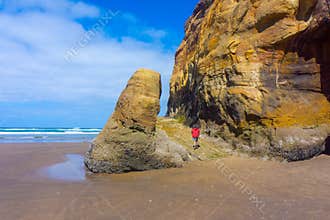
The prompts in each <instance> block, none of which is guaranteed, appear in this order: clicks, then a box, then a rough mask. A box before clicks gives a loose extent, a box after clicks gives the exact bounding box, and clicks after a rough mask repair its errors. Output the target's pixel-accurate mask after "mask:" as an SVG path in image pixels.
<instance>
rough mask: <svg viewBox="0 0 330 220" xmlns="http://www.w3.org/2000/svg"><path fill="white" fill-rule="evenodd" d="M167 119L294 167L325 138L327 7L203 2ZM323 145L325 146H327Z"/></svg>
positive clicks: (329, 114) (321, 1) (329, 116)
mask: <svg viewBox="0 0 330 220" xmlns="http://www.w3.org/2000/svg"><path fill="white" fill-rule="evenodd" d="M185 32H186V36H185V38H184V40H183V42H182V44H181V45H180V47H179V49H178V51H177V53H176V63H175V67H174V71H173V75H172V78H171V83H170V87H171V91H170V99H169V103H168V115H169V116H172V117H185V119H186V121H187V123H193V122H194V121H196V120H197V119H200V120H201V121H202V124H203V128H204V131H206V132H208V133H209V134H210V135H212V136H220V137H222V138H224V139H225V140H226V141H228V142H229V143H231V144H233V146H235V147H237V148H240V149H243V150H247V151H251V152H255V153H261V154H271V155H273V156H280V157H284V158H286V159H288V160H300V159H305V158H309V157H312V156H314V155H316V154H318V153H320V152H322V151H323V150H324V148H325V140H326V139H327V137H328V136H329V135H330V102H329V100H330V0H240V1H238V0H201V1H200V2H199V3H198V5H197V7H196V8H195V10H194V12H193V15H192V16H191V17H190V18H189V20H188V21H187V23H186V25H185ZM328 140H329V139H328Z"/></svg>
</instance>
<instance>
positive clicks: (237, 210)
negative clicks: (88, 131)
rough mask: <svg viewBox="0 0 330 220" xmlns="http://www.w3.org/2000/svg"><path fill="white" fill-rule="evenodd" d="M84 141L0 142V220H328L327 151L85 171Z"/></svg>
mask: <svg viewBox="0 0 330 220" xmlns="http://www.w3.org/2000/svg"><path fill="white" fill-rule="evenodd" d="M87 148H88V145H87V144H72V143H66V144H53V143H52V144H1V145H0V152H1V153H0V219H1V220H7V219H8V220H13V219H14V220H15V219H24V220H25V219H31V220H39V219H42V220H44V219H164V220H165V219H171V220H174V219H187V220H188V219H189V220H191V219H329V215H330V192H329V191H330V172H329V169H330V157H328V156H326V155H321V156H319V157H318V158H314V159H312V160H308V161H303V162H296V163H289V164H288V163H279V162H272V161H261V160H257V159H249V158H237V157H230V158H226V159H224V160H222V161H218V162H215V161H211V162H194V163H190V164H187V165H186V166H185V167H184V168H181V169H168V170H156V171H148V172H139V173H129V174H121V175H91V174H89V173H85V171H84V169H82V164H80V163H82V160H81V158H82V157H81V156H82V155H83V153H84V152H85V151H86V150H87ZM61 169H64V170H66V171H65V174H64V175H63V176H61V175H59V174H58V173H56V172H57V171H58V170H61ZM68 176H69V177H68ZM70 176H71V177H72V178H71V179H70Z"/></svg>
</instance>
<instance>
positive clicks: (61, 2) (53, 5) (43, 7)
mask: <svg viewBox="0 0 330 220" xmlns="http://www.w3.org/2000/svg"><path fill="white" fill-rule="evenodd" d="M2 5H3V7H4V10H5V11H6V12H10V13H14V12H20V11H22V10H23V11H24V10H38V11H41V12H47V13H54V14H62V15H64V16H70V17H74V18H81V17H97V16H99V14H100V10H99V9H98V8H97V7H95V6H93V5H88V4H86V3H83V2H81V1H79V2H73V1H69V0H3V1H2Z"/></svg>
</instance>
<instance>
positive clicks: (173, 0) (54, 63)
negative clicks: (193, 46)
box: [0, 0, 198, 127]
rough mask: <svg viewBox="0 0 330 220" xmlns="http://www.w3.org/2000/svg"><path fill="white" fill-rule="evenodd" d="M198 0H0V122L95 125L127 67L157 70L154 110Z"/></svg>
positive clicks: (105, 116) (120, 85)
mask: <svg viewBox="0 0 330 220" xmlns="http://www.w3.org/2000/svg"><path fill="white" fill-rule="evenodd" d="M197 2H198V0H180V1H177V0H167V1H154V0H153V1H151V0H140V1H138V3H137V2H135V1H132V0H107V1H101V0H94V1H93V0H85V1H74V0H56V1H54V0H0V51H1V52H0V66H1V72H0V74H1V80H0V111H1V112H0V127H102V126H103V125H104V123H105V122H106V120H107V119H108V117H109V116H110V114H111V113H112V111H113V109H114V106H115V103H116V101H117V98H118V96H119V95H120V92H121V91H122V90H123V89H124V87H125V85H126V82H127V80H128V79H129V77H130V76H131V75H132V74H133V72H134V71H135V70H136V69H138V68H140V67H145V68H151V69H154V70H156V71H158V72H160V73H161V74H162V80H163V95H162V99H161V105H162V112H161V114H164V113H165V111H166V102H167V99H168V93H169V92H168V90H169V88H168V83H169V79H170V75H171V72H172V68H173V63H174V54H175V50H176V48H177V47H178V46H179V44H180V42H181V40H182V38H183V34H184V23H185V21H186V19H187V18H188V17H189V16H190V15H191V13H192V11H193V9H194V7H195V5H196V4H197Z"/></svg>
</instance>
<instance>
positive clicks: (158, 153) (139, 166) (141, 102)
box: [85, 69, 186, 173]
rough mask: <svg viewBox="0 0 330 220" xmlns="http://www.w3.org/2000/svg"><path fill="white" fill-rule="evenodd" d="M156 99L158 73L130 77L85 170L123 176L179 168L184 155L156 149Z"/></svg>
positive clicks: (144, 73)
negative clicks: (122, 174) (152, 170)
mask: <svg viewBox="0 0 330 220" xmlns="http://www.w3.org/2000/svg"><path fill="white" fill-rule="evenodd" d="M160 96H161V77H160V74H159V73H157V72H154V71H152V70H147V69H140V70H138V71H137V72H135V73H134V75H133V76H132V77H131V78H130V80H129V81H128V84H127V86H126V88H125V90H124V91H123V92H122V94H121V95H120V97H119V100H118V102H117V105H116V108H115V112H114V113H113V114H112V116H111V117H110V119H109V120H108V122H107V123H106V125H105V127H104V128H103V130H102V131H101V133H100V134H99V135H98V136H97V138H96V139H95V140H94V142H93V143H92V144H91V146H90V150H89V151H88V152H87V153H86V157H85V164H86V166H87V167H88V169H89V170H91V171H92V172H94V173H123V172H129V171H142V170H149V169H158V168H168V167H178V166H181V165H182V162H183V160H185V159H186V156H185V154H186V152H184V151H183V150H182V149H175V147H174V148H173V147H171V148H169V149H171V150H170V151H169V150H164V149H162V146H159V142H160V141H158V139H159V135H157V134H156V123H157V115H158V113H159V111H160V103H159V99H160ZM157 143H158V144H157ZM180 155H182V156H180Z"/></svg>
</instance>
